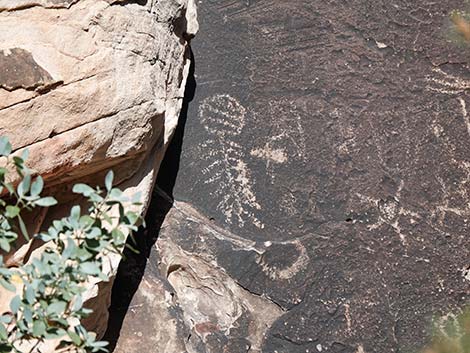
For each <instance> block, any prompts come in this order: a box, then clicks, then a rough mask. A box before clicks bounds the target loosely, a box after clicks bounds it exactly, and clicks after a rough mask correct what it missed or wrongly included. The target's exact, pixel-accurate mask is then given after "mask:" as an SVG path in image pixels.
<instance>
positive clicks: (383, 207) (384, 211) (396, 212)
mask: <svg viewBox="0 0 470 353" xmlns="http://www.w3.org/2000/svg"><path fill="white" fill-rule="evenodd" d="M404 185H405V184H404V182H403V180H401V181H400V184H399V187H398V190H397V191H396V193H395V195H394V196H393V197H389V198H387V199H386V200H380V199H375V198H372V197H368V196H365V195H362V194H359V193H358V194H356V196H357V197H359V199H360V200H361V201H362V202H365V203H369V204H372V205H374V206H376V207H377V208H378V209H379V219H378V221H377V222H375V223H374V224H371V225H370V226H368V228H369V229H370V230H374V229H378V228H380V227H381V226H383V225H384V224H388V225H389V226H391V227H392V229H393V230H394V231H395V233H396V234H397V235H398V237H399V238H400V242H401V243H402V245H403V246H406V245H408V244H407V241H406V234H404V233H403V232H402V229H401V227H400V217H399V216H401V215H405V216H408V217H409V219H410V222H411V223H415V222H416V220H415V219H420V218H421V216H420V215H419V213H417V212H414V211H411V210H408V209H406V208H404V207H402V206H401V205H400V198H401V192H402V190H403V187H404Z"/></svg>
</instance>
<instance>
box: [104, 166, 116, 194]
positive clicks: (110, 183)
mask: <svg viewBox="0 0 470 353" xmlns="http://www.w3.org/2000/svg"><path fill="white" fill-rule="evenodd" d="M113 179H114V173H113V171H112V170H110V171H109V172H108V174H106V178H105V179H104V185H105V186H106V190H108V191H111V188H112V187H113Z"/></svg>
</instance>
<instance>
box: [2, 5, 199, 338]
mask: <svg viewBox="0 0 470 353" xmlns="http://www.w3.org/2000/svg"><path fill="white" fill-rule="evenodd" d="M197 27H198V24H197V22H196V8H195V4H194V2H193V0H163V1H156V0H143V1H142V0H140V1H137V0H136V1H120V0H114V1H112V0H109V1H104V0H38V1H33V0H0V135H6V136H8V137H9V138H10V141H11V142H12V144H13V147H14V149H15V150H16V151H18V153H21V152H22V150H23V149H26V148H27V149H28V150H29V158H28V162H27V164H28V166H29V167H30V168H32V169H33V170H34V171H36V172H37V173H39V174H41V175H42V176H43V177H44V179H45V183H46V187H47V188H48V189H47V190H46V193H48V194H52V195H54V196H55V197H56V198H57V199H58V200H59V205H58V206H56V207H53V208H51V209H49V210H48V211H47V212H46V213H44V214H41V215H39V216H37V217H36V218H35V219H32V220H31V224H30V225H31V227H32V228H34V230H35V231H38V230H39V229H40V228H41V227H47V226H48V224H49V223H50V222H51V220H53V219H55V218H57V217H59V216H63V215H64V214H66V213H67V212H68V209H69V208H70V205H71V204H73V203H76V202H79V201H78V200H77V199H76V198H74V196H73V194H72V193H71V188H72V185H73V184H74V183H76V182H79V181H80V182H87V183H89V184H91V185H96V184H98V183H102V181H103V180H104V175H105V174H106V172H107V171H108V170H109V169H113V170H114V171H115V174H116V176H117V180H116V182H117V184H118V186H119V187H120V188H121V189H122V190H124V191H125V192H126V193H127V194H129V195H132V194H134V193H137V192H141V194H142V202H143V206H142V210H141V211H142V212H145V210H146V208H147V206H148V201H149V199H150V195H151V190H152V189H153V184H154V181H155V178H156V173H157V171H158V168H159V166H160V163H161V160H162V158H163V155H164V152H165V149H166V147H167V145H168V143H169V141H170V138H171V136H172V134H173V132H174V130H175V127H176V124H177V120H178V116H179V114H180V109H181V105H182V98H183V94H184V88H185V81H186V77H187V73H188V69H189V65H190V61H189V50H188V39H189V38H191V37H192V36H194V34H195V32H196V31H197ZM30 246H32V245H31V244H25V245H24V246H23V247H21V248H19V249H18V250H17V252H16V253H14V254H10V255H11V257H10V260H11V262H12V264H18V263H21V261H24V260H25V259H24V256H25V254H26V253H27V252H28V251H29V249H30ZM119 260H120V258H119V256H115V257H112V258H110V268H109V269H108V271H109V274H110V275H111V276H113V275H114V274H115V272H116V271H117V266H118V263H119ZM111 286H112V283H100V284H99V286H98V284H96V285H95V286H93V287H92V288H90V289H89V296H88V298H89V302H88V306H91V307H92V308H93V309H94V310H95V314H94V316H93V317H92V318H91V319H90V320H88V322H87V325H88V327H89V329H90V330H93V331H96V332H97V333H98V334H99V335H103V333H104V331H105V330H106V326H107V317H108V310H107V307H108V305H109V301H110V292H111ZM0 303H1V305H0V307H3V306H5V305H8V301H7V295H6V294H5V293H0ZM7 307H8V306H7ZM2 312H3V311H2Z"/></svg>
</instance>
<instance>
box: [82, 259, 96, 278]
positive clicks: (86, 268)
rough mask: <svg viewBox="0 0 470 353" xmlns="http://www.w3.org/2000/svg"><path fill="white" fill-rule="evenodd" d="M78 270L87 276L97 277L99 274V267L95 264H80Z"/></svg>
mask: <svg viewBox="0 0 470 353" xmlns="http://www.w3.org/2000/svg"><path fill="white" fill-rule="evenodd" d="M79 270H80V271H81V272H83V273H84V274H87V275H91V276H93V275H98V274H100V273H101V269H100V266H99V265H98V264H97V263H96V262H84V263H82V264H80V266H79Z"/></svg>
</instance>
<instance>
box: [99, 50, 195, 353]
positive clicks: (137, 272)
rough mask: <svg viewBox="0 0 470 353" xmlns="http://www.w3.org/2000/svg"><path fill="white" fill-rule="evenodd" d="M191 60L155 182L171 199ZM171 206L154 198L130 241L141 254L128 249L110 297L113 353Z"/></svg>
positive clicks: (191, 84)
mask: <svg viewBox="0 0 470 353" xmlns="http://www.w3.org/2000/svg"><path fill="white" fill-rule="evenodd" d="M190 58H191V66H190V68H189V74H188V80H187V82H186V88H185V95H184V99H183V105H182V108H181V114H180V117H179V121H178V126H177V128H176V131H175V134H174V136H173V139H172V141H171V143H170V145H169V146H168V149H167V151H166V154H165V157H164V159H163V161H162V163H161V166H160V171H159V173H158V176H157V182H156V184H157V186H158V187H159V188H160V189H161V190H162V191H164V192H165V193H166V194H167V195H168V196H170V197H171V199H172V198H173V188H174V186H175V183H176V177H177V175H178V170H179V164H180V159H181V156H180V155H181V150H182V145H183V137H184V129H185V125H186V120H187V115H188V107H189V102H191V100H192V99H193V97H194V93H195V91H196V80H195V77H194V68H195V64H194V57H193V53H192V51H191V50H190ZM171 206H172V203H171V202H170V201H165V200H164V198H162V197H158V196H157V195H155V194H154V195H153V196H152V201H151V202H150V206H149V209H148V211H147V215H146V217H145V223H146V225H147V227H146V228H143V227H141V228H140V229H139V230H138V232H137V233H136V234H135V235H134V238H135V243H133V241H132V240H131V239H129V240H128V243H129V244H130V245H131V246H132V247H134V248H136V249H137V250H138V251H139V253H138V254H136V253H134V252H132V251H130V250H129V249H127V248H126V249H125V251H124V260H123V261H121V263H120V264H119V268H118V271H117V275H116V279H115V281H114V285H113V290H112V294H111V306H110V307H109V320H108V328H107V330H106V333H105V335H104V337H103V340H105V341H108V342H109V347H108V348H109V351H110V352H112V351H113V350H114V348H115V347H116V344H117V341H118V339H119V335H120V332H121V328H122V325H123V322H124V318H125V316H126V313H127V311H128V309H129V305H130V304H131V301H132V298H133V297H134V294H135V293H136V291H137V289H138V288H139V285H140V282H141V281H142V278H143V276H144V272H145V268H146V266H147V261H148V258H149V256H150V252H151V249H152V246H153V245H154V244H155V242H156V241H157V239H158V235H159V233H160V228H161V226H162V224H163V221H164V220H165V216H166V215H167V213H168V212H169V210H170V209H171Z"/></svg>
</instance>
